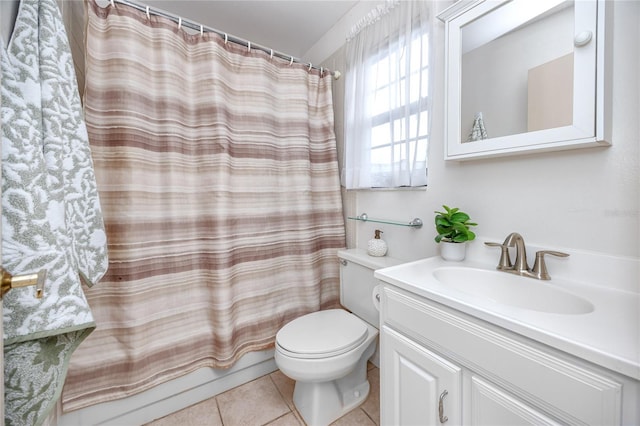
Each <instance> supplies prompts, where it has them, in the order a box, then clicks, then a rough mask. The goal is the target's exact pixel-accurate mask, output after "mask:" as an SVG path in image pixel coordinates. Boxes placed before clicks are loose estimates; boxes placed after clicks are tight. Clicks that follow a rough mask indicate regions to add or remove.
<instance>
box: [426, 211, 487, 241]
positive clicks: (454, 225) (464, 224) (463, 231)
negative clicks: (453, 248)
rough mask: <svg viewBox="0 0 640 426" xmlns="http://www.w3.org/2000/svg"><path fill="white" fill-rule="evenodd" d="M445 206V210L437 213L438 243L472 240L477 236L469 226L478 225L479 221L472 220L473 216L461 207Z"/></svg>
mask: <svg viewBox="0 0 640 426" xmlns="http://www.w3.org/2000/svg"><path fill="white" fill-rule="evenodd" d="M442 207H444V210H445V211H444V212H438V211H436V212H434V213H436V218H435V222H436V232H438V235H436V238H435V240H436V243H439V242H440V241H449V242H453V243H464V242H465V241H472V240H473V239H475V238H476V234H474V233H473V232H472V231H471V230H470V229H469V227H471V226H476V225H478V224H477V223H473V222H470V220H471V218H470V217H469V215H468V214H466V213H465V212H461V211H460V209H459V208H457V207H454V208H452V209H451V208H449V207H447V206H444V205H443V206H442Z"/></svg>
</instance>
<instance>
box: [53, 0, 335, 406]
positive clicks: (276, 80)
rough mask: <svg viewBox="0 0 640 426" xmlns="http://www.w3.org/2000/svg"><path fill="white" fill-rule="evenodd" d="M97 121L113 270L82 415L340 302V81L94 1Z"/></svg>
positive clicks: (99, 175)
mask: <svg viewBox="0 0 640 426" xmlns="http://www.w3.org/2000/svg"><path fill="white" fill-rule="evenodd" d="M86 62H87V63H86V83H85V92H84V96H85V116H86V122H87V128H88V131H89V140H90V143H91V147H92V152H93V157H94V164H95V173H96V179H97V182H98V190H99V193H100V197H101V201H102V206H103V214H104V219H105V226H106V229H107V239H108V242H109V252H110V264H109V270H108V272H107V274H106V276H105V277H104V278H103V280H102V282H101V286H99V288H95V289H91V290H89V291H88V292H87V298H88V301H89V303H90V305H91V308H92V309H93V313H94V317H95V319H96V323H97V330H96V331H95V332H94V333H93V334H92V335H91V336H89V338H88V339H87V340H86V341H85V342H84V344H83V345H82V346H81V347H80V348H79V350H78V351H77V352H76V353H75V354H74V357H73V359H72V363H71V367H70V369H69V375H68V378H67V382H66V385H65V390H64V395H63V408H64V410H65V411H70V410H74V409H78V408H82V407H85V406H88V405H93V404H96V403H100V402H105V401H108V400H113V399H117V398H121V397H126V396H129V395H132V394H135V393H137V392H140V391H143V390H146V389H149V388H151V387H153V386H155V385H157V384H159V383H162V382H165V381H167V380H170V379H173V378H176V377H179V376H181V375H184V374H186V373H188V372H191V371H193V370H195V369H197V368H200V367H214V368H226V367H230V366H231V365H232V364H233V363H234V362H235V361H236V360H238V359H239V358H240V357H241V356H242V355H243V354H245V353H247V352H249V351H254V350H261V349H265V348H269V347H272V346H273V345H274V339H275V334H276V332H277V331H278V329H279V328H281V327H282V326H283V325H284V324H285V323H287V322H288V321H290V320H292V319H294V318H295V317H297V316H300V315H302V314H305V313H308V312H312V311H316V310H320V309H325V308H330V307H335V306H337V303H338V296H339V267H338V260H337V257H336V251H337V249H339V248H343V247H344V246H345V237H344V219H343V214H342V205H341V196H340V186H339V185H340V183H339V175H338V166H337V154H336V146H335V135H334V130H333V105H332V95H331V78H330V76H329V74H328V73H326V72H324V73H321V72H320V71H318V70H315V69H312V70H309V67H308V66H305V65H301V64H293V65H290V64H289V62H288V61H282V60H280V59H276V58H271V57H270V55H269V54H266V53H264V52H261V51H256V50H249V49H248V48H247V47H243V46H240V45H236V44H233V43H231V42H229V43H225V40H224V38H221V37H220V36H218V35H216V34H212V33H204V34H200V33H196V34H190V33H187V32H185V30H184V28H179V27H178V24H176V23H175V22H172V21H171V20H168V19H165V18H161V17H157V16H150V17H149V16H147V14H146V13H144V12H140V11H138V10H136V9H134V8H132V7H128V6H126V5H122V4H116V5H115V6H113V5H110V4H107V6H106V7H105V8H102V7H100V6H99V5H98V4H96V3H95V1H94V0H90V1H89V3H88V26H87V50H86Z"/></svg>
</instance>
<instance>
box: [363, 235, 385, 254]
mask: <svg viewBox="0 0 640 426" xmlns="http://www.w3.org/2000/svg"><path fill="white" fill-rule="evenodd" d="M375 232H376V234H375V236H374V237H373V239H371V240H369V243H368V244H367V253H369V256H376V257H381V256H384V255H385V254H387V243H385V242H384V240H383V239H382V238H380V234H382V231H381V230H379V229H376V231H375Z"/></svg>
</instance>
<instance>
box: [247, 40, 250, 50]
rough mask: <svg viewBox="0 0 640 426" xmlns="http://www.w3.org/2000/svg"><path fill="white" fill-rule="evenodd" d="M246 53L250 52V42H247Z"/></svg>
mask: <svg viewBox="0 0 640 426" xmlns="http://www.w3.org/2000/svg"><path fill="white" fill-rule="evenodd" d="M247 52H251V42H250V41H248V42H247Z"/></svg>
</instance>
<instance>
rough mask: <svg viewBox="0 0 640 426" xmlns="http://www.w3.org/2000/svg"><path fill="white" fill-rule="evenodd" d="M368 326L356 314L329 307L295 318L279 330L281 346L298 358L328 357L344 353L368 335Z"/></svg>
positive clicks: (277, 337)
mask: <svg viewBox="0 0 640 426" xmlns="http://www.w3.org/2000/svg"><path fill="white" fill-rule="evenodd" d="M367 334H368V332H367V326H366V324H365V323H364V321H362V320H361V319H359V318H358V317H356V316H355V315H353V314H351V313H349V312H347V311H345V310H342V309H330V310H326V311H318V312H313V313H311V314H307V315H304V316H301V317H299V318H296V319H295V320H293V321H291V322H290V323H288V324H287V325H285V326H284V327H282V328H281V329H280V331H278V334H277V335H276V342H277V344H278V346H279V349H280V350H284V352H285V353H286V354H287V355H288V356H292V357H296V358H326V357H331V356H336V355H340V354H343V353H345V352H348V351H350V350H352V349H353V348H355V347H357V346H358V345H360V344H361V343H362V342H363V341H364V340H365V339H366V337H367Z"/></svg>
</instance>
